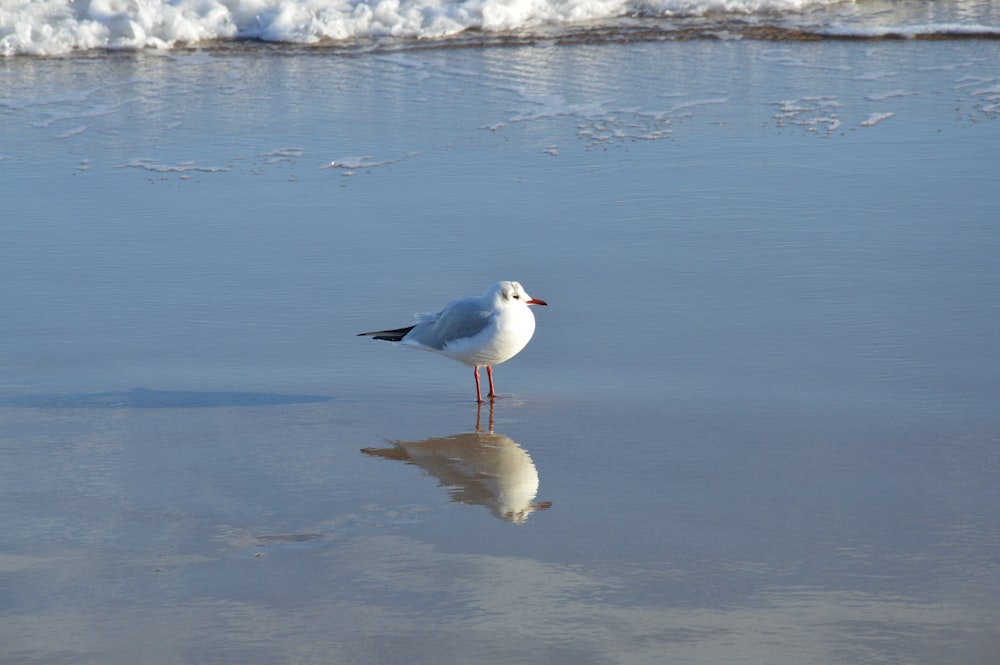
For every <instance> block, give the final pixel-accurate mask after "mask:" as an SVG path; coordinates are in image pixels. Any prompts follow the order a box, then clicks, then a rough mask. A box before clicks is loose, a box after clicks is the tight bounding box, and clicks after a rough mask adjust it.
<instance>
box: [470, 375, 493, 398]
mask: <svg viewBox="0 0 1000 665" xmlns="http://www.w3.org/2000/svg"><path fill="white" fill-rule="evenodd" d="M487 369H489V368H488V367H487ZM472 372H473V375H474V376H475V377H476V401H477V402H479V403H480V404H482V403H483V393H482V391H480V390H479V367H473V368H472ZM492 385H493V376H492V375H491V376H490V386H491V387H490V390H493V388H492Z"/></svg>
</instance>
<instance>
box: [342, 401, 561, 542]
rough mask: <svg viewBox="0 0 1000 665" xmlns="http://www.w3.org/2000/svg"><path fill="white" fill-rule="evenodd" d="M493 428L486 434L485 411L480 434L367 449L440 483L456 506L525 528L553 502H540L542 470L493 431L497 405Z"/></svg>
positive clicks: (396, 443) (458, 435)
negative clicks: (484, 511) (474, 508)
mask: <svg viewBox="0 0 1000 665" xmlns="http://www.w3.org/2000/svg"><path fill="white" fill-rule="evenodd" d="M489 409H490V410H489V428H488V430H487V431H485V432H484V431H482V428H481V426H480V417H481V415H482V405H479V408H478V410H477V413H476V431H475V432H467V433H465V434H455V435H453V436H444V437H433V438H430V439H424V440H423V441H392V442H391V443H392V444H393V447H392V448H362V449H361V452H363V453H365V454H366V455H372V456H374V457H382V458H384V459H391V460H399V461H400V462H405V463H407V464H413V465H415V466H417V467H419V468H420V470H421V472H422V473H423V474H424V475H428V476H432V477H434V478H437V479H438V481H439V482H440V484H441V486H442V487H445V488H446V490H447V492H448V495H449V496H450V497H451V499H452V501H460V502H462V503H467V504H472V505H481V506H486V507H487V508H488V509H489V511H490V512H491V513H493V514H494V515H495V516H496V517H499V518H500V519H502V520H505V521H507V522H514V523H515V524H522V523H524V521H525V520H526V519H527V518H528V515H530V514H531V513H533V512H534V511H536V510H545V509H546V508H548V507H549V506H551V505H552V502H551V501H545V502H538V501H535V496H536V495H537V494H538V470H537V469H536V468H535V463H534V462H533V461H532V460H531V456H530V455H528V452H527V451H526V450H525V449H524V448H522V447H521V446H519V445H518V444H517V442H515V441H513V440H512V439H510V438H509V437H506V436H504V435H503V434H497V433H495V432H494V431H493V404H492V403H491V404H490V406H489Z"/></svg>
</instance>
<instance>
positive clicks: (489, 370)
mask: <svg viewBox="0 0 1000 665" xmlns="http://www.w3.org/2000/svg"><path fill="white" fill-rule="evenodd" d="M486 376H487V377H489V380H490V394H489V395H487V397H489V398H490V400H491V401H492V400H493V398H494V397H496V396H497V391H495V390H493V368H492V367H491V366H489V365H487V366H486Z"/></svg>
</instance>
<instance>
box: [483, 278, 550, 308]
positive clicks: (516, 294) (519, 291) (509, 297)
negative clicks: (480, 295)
mask: <svg viewBox="0 0 1000 665" xmlns="http://www.w3.org/2000/svg"><path fill="white" fill-rule="evenodd" d="M490 291H493V292H494V294H495V295H496V296H497V298H498V300H499V302H500V304H501V305H502V306H507V305H514V304H517V303H521V304H524V305H548V303H547V302H545V301H544V300H540V299H538V298H532V297H531V296H529V295H528V292H527V291H525V290H524V287H523V286H521V285H520V284H519V283H518V282H497V283H496V284H494V285H493V286H491V287H490ZM487 293H489V291H487Z"/></svg>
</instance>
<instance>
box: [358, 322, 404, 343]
mask: <svg viewBox="0 0 1000 665" xmlns="http://www.w3.org/2000/svg"><path fill="white" fill-rule="evenodd" d="M411 330H413V326H409V327H408V328H397V329H396V330H376V331H375V332H363V333H358V334H357V336H358V337H371V338H372V339H380V340H383V341H386V342H398V341H400V340H402V339H403V338H404V337H406V333H408V332H410V331H411Z"/></svg>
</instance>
